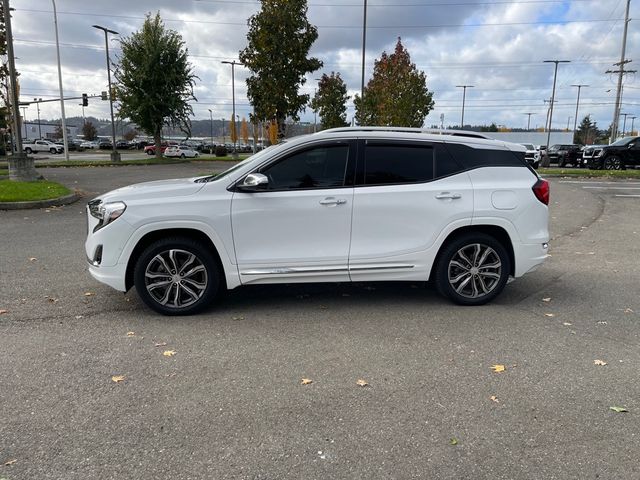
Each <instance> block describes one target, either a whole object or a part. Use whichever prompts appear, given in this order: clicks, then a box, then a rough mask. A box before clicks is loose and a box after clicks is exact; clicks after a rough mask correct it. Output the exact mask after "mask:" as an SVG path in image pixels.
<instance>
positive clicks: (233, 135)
mask: <svg viewBox="0 0 640 480" xmlns="http://www.w3.org/2000/svg"><path fill="white" fill-rule="evenodd" d="M229 136H230V137H231V143H233V144H235V143H236V142H237V141H238V132H237V130H236V122H234V121H233V114H232V115H231V121H230V122H229Z"/></svg>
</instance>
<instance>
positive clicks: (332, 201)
mask: <svg viewBox="0 0 640 480" xmlns="http://www.w3.org/2000/svg"><path fill="white" fill-rule="evenodd" d="M345 203H347V201H346V200H344V199H342V198H334V197H327V198H325V199H324V200H320V205H325V206H328V207H335V206H338V205H344V204H345Z"/></svg>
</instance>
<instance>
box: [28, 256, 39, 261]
mask: <svg viewBox="0 0 640 480" xmlns="http://www.w3.org/2000/svg"><path fill="white" fill-rule="evenodd" d="M29 261H30V262H36V261H38V259H37V258H36V257H29Z"/></svg>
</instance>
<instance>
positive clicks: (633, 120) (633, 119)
mask: <svg viewBox="0 0 640 480" xmlns="http://www.w3.org/2000/svg"><path fill="white" fill-rule="evenodd" d="M636 118H638V117H636V116H633V117H631V136H633V122H635V121H636Z"/></svg>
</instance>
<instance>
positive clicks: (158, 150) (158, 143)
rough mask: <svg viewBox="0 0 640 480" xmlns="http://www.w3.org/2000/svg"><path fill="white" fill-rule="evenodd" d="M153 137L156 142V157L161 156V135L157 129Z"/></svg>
mask: <svg viewBox="0 0 640 480" xmlns="http://www.w3.org/2000/svg"><path fill="white" fill-rule="evenodd" d="M153 139H154V141H155V142H156V158H162V136H161V134H160V130H159V129H158V130H156V133H155V135H154V136H153Z"/></svg>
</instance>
